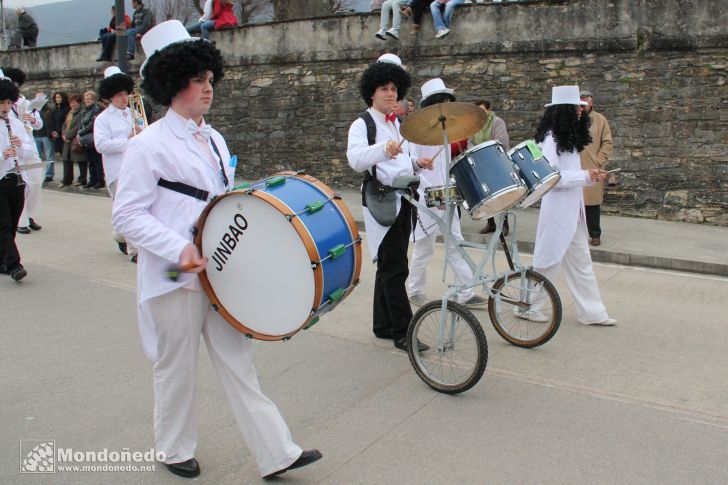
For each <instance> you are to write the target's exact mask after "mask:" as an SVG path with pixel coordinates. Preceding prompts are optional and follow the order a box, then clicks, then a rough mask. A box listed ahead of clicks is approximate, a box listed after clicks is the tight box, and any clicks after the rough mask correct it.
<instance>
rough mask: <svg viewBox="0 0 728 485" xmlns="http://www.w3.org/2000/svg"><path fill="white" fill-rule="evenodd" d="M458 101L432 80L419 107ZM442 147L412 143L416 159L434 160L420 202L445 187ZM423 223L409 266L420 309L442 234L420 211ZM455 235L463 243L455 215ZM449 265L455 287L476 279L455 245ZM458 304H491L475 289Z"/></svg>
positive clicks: (412, 295) (416, 234)
mask: <svg viewBox="0 0 728 485" xmlns="http://www.w3.org/2000/svg"><path fill="white" fill-rule="evenodd" d="M450 101H455V94H454V91H453V90H452V89H448V88H447V87H446V86H445V83H444V82H443V81H442V79H440V78H435V79H430V80H429V81H427V82H426V83H425V84H423V85H422V100H421V101H420V108H426V107H427V106H432V105H434V104H437V103H447V102H450ZM441 148H442V147H438V146H426V145H417V144H414V143H410V154H411V155H415V156H416V157H426V158H431V159H433V161H434V166H433V169H432V170H424V171H423V172H422V174H421V175H420V179H421V183H420V187H419V189H418V191H419V193H420V200H424V197H425V189H426V188H427V187H433V186H444V185H445V175H444V173H445V164H446V163H447V158H446V154H445V152H444V150H442V149H441ZM432 210H433V211H435V212H437V213H439V214H438V216H439V217H440V218H441V219H442V218H444V217H445V210H443V209H439V208H437V207H434V208H432ZM419 219H420V222H419V223H418V224H417V225H415V230H414V234H413V240H414V250H413V251H412V261H411V262H410V267H409V279H408V280H407V291H408V293H409V299H410V301H411V302H412V303H414V304H415V305H417V306H422V305H424V304H425V303H427V301H428V300H427V297H426V296H425V282H426V280H427V273H426V271H427V264H428V263H429V262H430V260H431V259H432V255H433V254H434V252H435V240H436V239H437V235H438V234H440V228H439V226H438V225H437V223H436V222H435V221H434V220H433V219H432V217H431V216H430V215H429V214H428V213H427V212H425V211H420V212H419ZM450 231H451V232H452V235H453V236H454V237H455V239H457V240H462V239H463V235H462V232H461V230H460V217H458V214H457V213H455V214H454V216H453V218H452V225H451V226H450ZM447 262H448V264H449V265H450V267H451V268H452V270H453V274H454V276H455V283H456V284H459V285H460V284H464V283H466V282H468V281H470V280H472V279H473V271H472V270H471V269H470V266H468V263H466V262H465V260H464V259H463V257H462V256H461V255H460V253H459V252H458V251H457V249H455V247H454V246H451V247H450V248H448V252H447ZM457 301H458V303H461V304H463V305H466V306H468V307H475V306H482V305H485V304H486V303H488V300H486V299H485V298H483V297H482V296H479V295H476V294H475V289H474V288H468V289H467V290H463V291H461V292H459V293H458V296H457Z"/></svg>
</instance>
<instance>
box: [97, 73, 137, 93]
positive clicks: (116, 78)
mask: <svg viewBox="0 0 728 485" xmlns="http://www.w3.org/2000/svg"><path fill="white" fill-rule="evenodd" d="M122 91H126V92H127V94H131V93H133V92H134V80H133V79H132V78H131V77H130V76H128V75H126V74H123V73H119V74H114V75H113V76H109V77H106V78H104V79H102V80H101V81H100V82H99V89H98V93H99V96H100V97H101V99H111V98H113V97H114V96H115V95H116V94H117V93H120V92H122Z"/></svg>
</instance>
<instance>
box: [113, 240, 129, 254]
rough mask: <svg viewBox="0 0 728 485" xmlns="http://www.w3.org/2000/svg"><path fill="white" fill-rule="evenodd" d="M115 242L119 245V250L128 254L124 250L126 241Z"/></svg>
mask: <svg viewBox="0 0 728 485" xmlns="http://www.w3.org/2000/svg"><path fill="white" fill-rule="evenodd" d="M116 244H118V245H119V251H121V252H122V253H124V254H129V253H127V252H126V243H125V242H118V241H117V242H116Z"/></svg>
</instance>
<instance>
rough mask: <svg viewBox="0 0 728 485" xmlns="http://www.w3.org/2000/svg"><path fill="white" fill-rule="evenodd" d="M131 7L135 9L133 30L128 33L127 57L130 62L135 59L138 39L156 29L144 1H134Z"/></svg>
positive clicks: (132, 22) (152, 17) (150, 12)
mask: <svg viewBox="0 0 728 485" xmlns="http://www.w3.org/2000/svg"><path fill="white" fill-rule="evenodd" d="M131 6H132V7H134V16H133V17H132V21H131V25H132V26H131V28H130V29H129V30H127V31H126V57H127V59H129V60H132V59H134V52H136V41H137V39H141V38H142V36H143V35H144V34H146V33H147V31H148V30H149V29H151V28H152V27H154V16H153V15H152V11H151V10H149V9H148V8H146V7H145V6H144V3H143V2H142V0H132V1H131Z"/></svg>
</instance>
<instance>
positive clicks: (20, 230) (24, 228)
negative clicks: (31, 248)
mask: <svg viewBox="0 0 728 485" xmlns="http://www.w3.org/2000/svg"><path fill="white" fill-rule="evenodd" d="M18 234H30V228H29V227H28V226H18Z"/></svg>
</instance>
